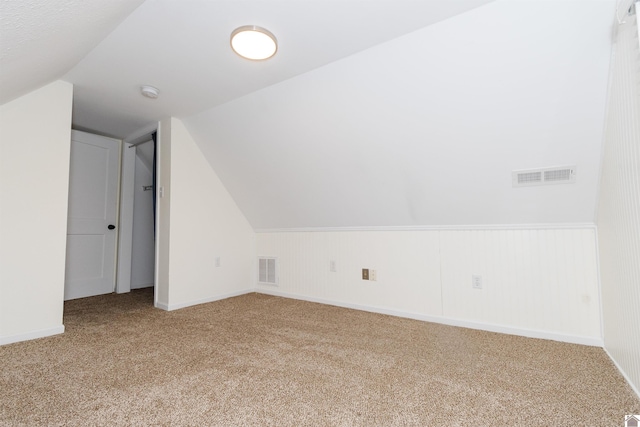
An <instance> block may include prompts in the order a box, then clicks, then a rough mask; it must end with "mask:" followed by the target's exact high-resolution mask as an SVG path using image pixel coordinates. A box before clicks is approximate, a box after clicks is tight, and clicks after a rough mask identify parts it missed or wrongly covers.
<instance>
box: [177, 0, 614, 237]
mask: <svg viewBox="0 0 640 427" xmlns="http://www.w3.org/2000/svg"><path fill="white" fill-rule="evenodd" d="M614 6H615V2H614V1H597V0H596V1H579V2H576V1H535V0H534V1H496V2H492V3H489V4H486V5H484V6H482V7H480V8H477V9H474V10H472V11H469V12H467V13H464V14H462V15H459V16H456V17H453V18H451V19H447V20H445V21H442V22H439V23H436V24H434V25H431V26H429V27H426V28H423V29H420V30H418V31H415V32H412V33H410V34H407V35H406V36H403V37H399V38H397V39H394V40H391V41H389V42H387V43H383V44H380V45H377V46H375V47H373V48H371V49H368V50H365V51H362V52H359V53H357V54H354V55H352V56H349V57H347V58H345V59H343V60H340V61H337V62H334V63H331V64H329V65H327V66H324V67H321V68H318V69H316V70H313V71H311V72H308V73H305V74H302V75H299V76H297V77H294V78H292V79H289V80H287V81H284V82H282V83H279V84H276V85H273V86H270V87H268V88H266V89H263V90H260V91H257V92H254V93H252V94H249V95H247V96H245V97H243V98H239V99H236V100H234V101H231V102H228V103H226V104H224V105H221V106H218V107H215V108H213V109H210V110H207V111H204V112H202V113H200V114H198V115H195V116H192V117H189V118H187V119H185V124H186V125H187V127H188V129H189V131H190V132H191V134H192V135H193V136H194V138H195V140H196V142H197V143H198V145H199V146H200V148H201V149H202V151H203V152H204V154H205V156H206V157H207V159H208V160H209V162H210V163H211V164H212V165H213V167H214V169H215V170H216V172H217V173H218V174H219V176H220V178H221V179H222V181H223V182H224V184H225V186H226V187H227V189H228V190H229V192H230V193H231V194H232V196H233V197H234V199H235V200H236V201H237V203H238V205H239V206H240V208H241V209H242V211H243V212H244V213H245V215H246V216H247V218H248V219H249V221H250V222H251V225H252V226H253V227H254V228H255V229H256V230H263V231H266V230H269V231H272V230H274V229H292V228H294V229H301V228H302V229H306V228H312V227H317V228H324V227H362V226H364V227H375V226H409V227H411V226H423V225H431V226H440V225H478V224H480V225H483V224H513V225H519V224H541V223H543V224H544V223H553V224H560V223H570V224H575V223H588V224H592V223H593V221H594V206H595V203H596V202H595V198H596V188H597V181H598V168H599V156H600V145H601V135H602V129H603V122H604V120H603V117H604V111H605V101H606V89H607V76H608V70H609V57H610V52H611V17H612V16H613V12H614V10H613V9H614ZM283 43H284V42H283ZM282 53H283V54H285V46H284V44H283V47H282ZM274 60H275V61H277V56H276V57H274ZM574 164H575V165H577V180H576V183H575V184H570V185H553V186H538V187H527V188H516V189H514V188H512V186H511V171H512V170H516V169H527V168H537V167H545V166H558V165H574Z"/></svg>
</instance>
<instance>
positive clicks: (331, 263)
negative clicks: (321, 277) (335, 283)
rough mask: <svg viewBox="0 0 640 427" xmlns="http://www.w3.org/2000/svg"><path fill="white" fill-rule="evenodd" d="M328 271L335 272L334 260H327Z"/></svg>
mask: <svg viewBox="0 0 640 427" xmlns="http://www.w3.org/2000/svg"><path fill="white" fill-rule="evenodd" d="M329 271H330V272H332V273H335V272H336V271H338V270H336V262H335V261H334V260H331V261H329Z"/></svg>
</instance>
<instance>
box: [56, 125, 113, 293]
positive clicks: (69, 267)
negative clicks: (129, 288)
mask: <svg viewBox="0 0 640 427" xmlns="http://www.w3.org/2000/svg"><path fill="white" fill-rule="evenodd" d="M119 148H120V141H118V140H116V139H112V138H106V137H102V136H98V135H92V134H89V133H86V132H79V131H72V133H71V165H70V171H69V214H68V222H67V260H66V276H65V285H64V299H65V300H69V299H74V298H83V297H88V296H93V295H100V294H107V293H110V292H113V291H114V288H115V260H116V235H117V230H116V228H115V227H116V225H117V223H116V219H117V193H118V158H119Z"/></svg>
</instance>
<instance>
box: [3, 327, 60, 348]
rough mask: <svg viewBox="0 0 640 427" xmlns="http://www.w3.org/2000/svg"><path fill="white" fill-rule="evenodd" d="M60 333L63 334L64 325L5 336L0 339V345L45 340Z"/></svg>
mask: <svg viewBox="0 0 640 427" xmlns="http://www.w3.org/2000/svg"><path fill="white" fill-rule="evenodd" d="M62 333H64V325H60V326H56V327H55V328H47V329H39V330H37V331H31V332H27V333H24V334H17V335H6V336H3V337H0V345H5V344H13V343H16V342H21V341H29V340H35V339H36V338H45V337H50V336H52V335H58V334H62Z"/></svg>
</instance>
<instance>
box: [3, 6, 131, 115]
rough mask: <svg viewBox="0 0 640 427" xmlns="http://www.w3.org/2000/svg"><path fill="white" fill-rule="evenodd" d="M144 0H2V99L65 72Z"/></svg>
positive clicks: (24, 91)
mask: <svg viewBox="0 0 640 427" xmlns="http://www.w3.org/2000/svg"><path fill="white" fill-rule="evenodd" d="M143 1H144V0H108V1H105V0H2V1H0V105H1V104H4V103H5V102H7V101H10V100H11V99H13V98H16V97H18V96H20V95H24V94H25V93H27V92H29V91H32V90H34V89H36V88H38V87H40V86H43V85H45V84H48V83H51V81H53V80H55V79H58V78H61V77H62V76H63V75H64V74H65V73H66V72H67V71H69V70H70V69H71V68H72V67H73V66H74V65H76V64H77V63H78V61H80V60H81V59H82V58H83V57H84V56H85V55H86V54H87V53H89V51H90V50H91V49H93V48H94V47H95V46H96V45H97V44H98V43H99V42H100V41H101V40H102V39H103V38H104V37H105V36H106V35H107V34H109V33H110V32H111V31H112V30H113V29H114V28H116V27H117V25H118V24H119V23H120V22H121V21H122V20H123V19H124V18H126V17H127V16H128V15H129V14H130V13H131V12H132V11H133V10H134V9H135V8H136V7H138V6H139V5H140V4H141V3H142V2H143Z"/></svg>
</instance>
